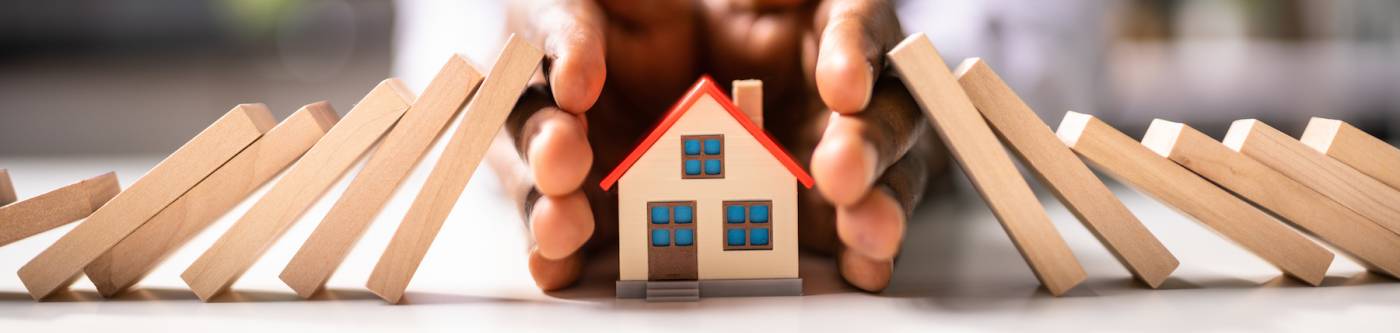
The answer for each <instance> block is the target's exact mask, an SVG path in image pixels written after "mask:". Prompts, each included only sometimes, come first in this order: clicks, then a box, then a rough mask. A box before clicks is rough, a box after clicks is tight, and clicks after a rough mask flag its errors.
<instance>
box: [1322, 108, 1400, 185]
mask: <svg viewBox="0 0 1400 333" xmlns="http://www.w3.org/2000/svg"><path fill="white" fill-rule="evenodd" d="M1300 141H1303V144H1305V145H1308V147H1312V148H1313V149H1314V150H1317V151H1318V152H1321V153H1323V154H1326V155H1327V156H1331V157H1332V158H1334V159H1337V160H1338V161H1341V162H1342V163H1344V164H1346V165H1348V166H1350V167H1352V168H1354V169H1356V171H1360V172H1361V173H1364V174H1366V175H1367V176H1371V178H1375V179H1376V180H1379V181H1381V182H1382V183H1385V184H1386V185H1390V188H1393V189H1400V149H1396V148H1395V146H1391V145H1390V144H1389V143H1386V142H1385V141H1381V139H1377V138H1376V137H1374V136H1371V135H1370V134H1366V132H1362V131H1361V130H1360V129H1357V128H1356V127H1352V126H1351V124H1347V123H1346V122H1343V121H1341V120H1333V119H1326V118H1318V117H1313V118H1312V121H1309V122H1308V128H1307V129H1306V130H1303V137H1302V139H1301V140H1300Z"/></svg>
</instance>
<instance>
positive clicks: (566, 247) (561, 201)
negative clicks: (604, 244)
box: [530, 192, 593, 260]
mask: <svg viewBox="0 0 1400 333" xmlns="http://www.w3.org/2000/svg"><path fill="white" fill-rule="evenodd" d="M530 232H531V233H532V234H533V235H534V236H535V250H536V251H535V252H536V253H538V254H539V255H540V256H543V257H544V258H546V259H553V260H560V259H563V258H565V257H568V256H570V255H573V254H574V253H575V252H578V250H579V248H580V247H582V246H583V244H584V243H585V242H587V241H588V238H589V237H592V236H593V211H592V208H591V207H590V206H589V204H588V198H587V197H585V196H584V194H583V192H574V193H572V194H568V195H564V196H545V197H541V198H539V200H538V201H536V202H535V204H534V207H533V208H532V209H531V214H530Z"/></svg>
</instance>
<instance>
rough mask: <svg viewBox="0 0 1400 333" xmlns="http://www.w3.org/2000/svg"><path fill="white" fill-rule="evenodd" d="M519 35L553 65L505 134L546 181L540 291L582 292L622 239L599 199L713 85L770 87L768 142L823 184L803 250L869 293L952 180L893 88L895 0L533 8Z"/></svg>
mask: <svg viewBox="0 0 1400 333" xmlns="http://www.w3.org/2000/svg"><path fill="white" fill-rule="evenodd" d="M511 26H512V30H513V31H516V32H519V33H521V34H522V35H523V36H524V37H526V38H528V39H530V40H532V41H534V42H535V43H537V45H541V46H543V47H544V50H545V52H546V54H547V58H548V60H547V63H546V66H545V71H543V73H544V74H543V75H542V76H540V77H538V78H537V80H536V83H535V84H534V85H532V87H531V88H530V89H528V90H527V92H526V93H525V95H524V96H522V98H521V101H520V103H519V104H518V105H517V107H516V110H515V111H514V112H513V113H512V115H511V119H510V121H509V122H508V127H507V129H508V130H509V133H510V134H511V136H512V139H513V140H514V143H515V144H516V148H517V150H518V151H519V152H520V157H521V158H522V159H523V160H524V161H525V164H524V165H527V166H528V167H527V168H526V169H525V170H520V171H521V172H524V173H526V174H528V176H529V178H531V179H533V182H534V190H533V191H532V195H529V196H526V198H524V200H526V201H527V202H526V204H525V205H524V206H525V207H526V210H527V211H526V212H527V216H528V220H529V225H530V231H531V235H532V236H533V238H534V243H533V244H534V245H533V246H532V248H531V250H530V271H531V274H532V275H533V276H534V278H535V282H536V283H537V284H538V285H539V286H540V288H541V289H545V290H552V289H557V288H562V287H564V286H567V285H569V284H570V283H572V282H573V281H574V280H576V279H577V277H578V274H579V271H580V267H581V266H582V264H583V262H584V260H585V259H586V258H585V256H584V252H586V250H584V249H585V248H586V247H587V246H585V244H587V243H589V241H590V239H591V240H593V242H594V243H604V242H608V241H615V238H614V237H615V234H616V196H615V195H613V194H609V193H604V192H602V191H601V190H599V189H598V188H597V187H596V186H588V185H590V184H595V183H597V182H598V181H599V180H600V179H601V178H602V176H603V173H605V172H607V171H608V170H610V169H611V168H612V167H613V166H615V165H616V164H617V163H618V162H619V161H620V160H622V158H623V157H624V156H625V155H626V154H627V153H628V152H629V151H630V149H631V148H632V146H633V144H634V143H635V142H637V141H638V139H639V138H640V137H641V136H643V135H646V134H647V132H648V130H649V129H650V128H652V126H654V125H655V123H656V122H657V121H658V120H659V119H660V117H661V116H663V113H664V112H665V111H666V110H667V109H668V106H670V104H671V103H673V102H675V100H676V99H678V98H679V97H680V96H681V95H682V94H683V93H684V91H685V89H686V88H687V87H689V86H690V84H691V83H693V82H694V80H695V79H696V78H697V77H698V76H699V75H700V74H702V73H709V74H711V75H712V76H714V77H715V78H716V79H717V80H718V82H720V83H722V84H727V83H728V82H729V81H730V80H732V79H746V78H757V79H761V80H763V81H764V104H765V107H764V109H765V115H764V118H765V120H764V121H765V125H766V127H767V128H766V129H767V130H768V131H769V132H771V133H772V134H773V136H774V137H775V138H776V139H777V140H778V141H779V142H781V143H782V144H783V145H784V146H786V147H788V148H789V149H790V150H791V151H792V152H793V153H794V154H795V155H796V156H795V157H797V158H798V159H799V160H800V161H803V162H809V163H810V165H811V171H812V174H813V176H814V178H815V180H816V183H817V187H816V188H817V190H816V191H807V190H801V191H800V193H799V197H800V200H799V201H800V202H799V219H800V220H801V221H800V224H801V226H800V230H799V233H800V238H801V240H800V241H801V243H802V245H803V247H804V248H808V249H815V250H818V251H823V252H827V253H831V254H834V255H836V256H837V257H838V261H839V265H840V270H841V274H842V276H843V277H845V279H846V280H847V281H848V282H850V283H851V284H852V285H854V286H856V287H859V288H861V289H864V290H869V291H877V290H880V289H883V288H884V287H885V285H886V284H887V283H888V281H889V279H890V276H891V273H892V271H893V260H894V257H895V255H896V254H897V253H898V249H899V244H900V242H901V240H902V238H903V234H904V224H905V220H906V218H907V217H908V216H909V212H910V210H911V209H912V208H913V206H914V205H915V204H916V203H917V202H918V200H919V198H920V196H921V195H922V194H923V191H924V188H925V186H926V184H927V183H928V181H927V180H928V176H929V175H930V174H934V173H941V172H942V170H945V169H946V167H947V162H946V161H947V158H946V156H947V155H946V152H945V151H943V150H942V149H943V147H942V145H941V144H939V143H937V142H936V141H935V140H936V138H935V137H934V136H933V135H932V134H933V133H932V132H931V131H930V130H929V128H928V125H927V122H926V121H924V120H923V119H922V114H921V113H920V112H919V110H918V107H917V105H916V104H915V103H914V101H913V100H912V99H911V98H910V96H909V95H908V92H907V91H905V89H904V87H903V85H902V84H901V83H900V82H899V80H897V79H896V78H893V77H889V76H888V75H882V74H883V73H884V72H885V71H884V54H885V52H886V51H888V50H889V48H891V47H893V46H894V45H895V44H896V43H898V42H899V40H900V39H901V38H902V37H903V32H902V31H900V28H899V23H898V21H897V19H896V18H895V15H894V11H893V8H892V6H891V5H890V4H889V3H888V2H887V1H879V0H828V1H802V0H768V1H761V0H707V1H699V2H695V1H686V0H665V1H658V0H631V1H628V0H611V1H597V2H593V1H563V0H534V1H520V2H512V9H511ZM833 110H834V111H835V112H832V111H833ZM590 123H591V124H593V125H594V126H589V124H590ZM590 143H592V144H590ZM595 218H596V219H595Z"/></svg>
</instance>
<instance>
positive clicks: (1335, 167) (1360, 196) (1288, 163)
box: [1224, 119, 1400, 233]
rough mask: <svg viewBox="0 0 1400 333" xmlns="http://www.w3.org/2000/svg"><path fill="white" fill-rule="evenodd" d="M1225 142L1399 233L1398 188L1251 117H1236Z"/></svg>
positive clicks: (1399, 193) (1399, 202) (1399, 207)
mask: <svg viewBox="0 0 1400 333" xmlns="http://www.w3.org/2000/svg"><path fill="white" fill-rule="evenodd" d="M1224 142H1225V145H1226V146H1228V147H1230V149H1234V150H1235V151H1237V152H1241V153H1244V154H1245V155H1246V156H1249V157H1252V158H1254V159H1255V160H1258V161H1259V162H1261V163H1264V165H1267V166H1269V167H1271V168H1274V170H1278V171H1279V172H1281V173H1283V174H1284V175H1285V176H1288V178H1293V180H1297V181H1298V182H1299V183H1303V185H1307V186H1308V187H1311V188H1312V189H1314V190H1317V191H1318V192H1321V193H1322V194H1323V195H1326V196H1327V197H1329V198H1332V200H1336V201H1337V203H1340V204H1342V205H1343V206H1347V207H1349V208H1351V210H1354V211H1356V212H1357V213H1360V214H1361V216H1365V217H1366V218H1367V219H1370V220H1371V221H1372V222H1375V223H1377V224H1380V225H1381V226H1383V227H1385V228H1386V229H1389V230H1390V231H1391V232H1396V233H1400V191H1397V190H1396V189H1394V188H1391V187H1389V186H1386V185H1385V184H1382V183H1381V182H1380V181H1378V180H1376V179H1375V178H1371V177H1367V176H1366V175H1365V174H1362V173H1361V172H1360V171H1356V169H1353V168H1352V167H1349V166H1346V165H1345V164H1342V162H1338V161H1337V160H1335V159H1332V158H1330V157H1327V156H1326V155H1323V154H1322V153H1319V152H1317V151H1316V150H1313V149H1312V148H1309V147H1308V146H1307V145H1304V144H1303V143H1302V142H1299V141H1298V140H1294V139H1293V138H1292V137H1289V136H1288V135H1287V134H1283V132H1279V131H1278V130H1276V129H1274V128H1273V127H1269V125H1266V124H1264V123H1263V122H1260V121H1257V120H1254V119H1244V120H1237V121H1235V122H1234V123H1233V124H1231V125H1230V131H1229V132H1228V133H1226V134H1225V140H1224Z"/></svg>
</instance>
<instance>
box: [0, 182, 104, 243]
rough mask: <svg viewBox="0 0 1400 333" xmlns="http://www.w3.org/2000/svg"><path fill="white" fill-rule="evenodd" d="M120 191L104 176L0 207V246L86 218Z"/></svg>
mask: <svg viewBox="0 0 1400 333" xmlns="http://www.w3.org/2000/svg"><path fill="white" fill-rule="evenodd" d="M0 171H4V170H0ZM0 176H4V175H3V174H0ZM121 190H122V189H121V185H119V184H117V174H116V173H112V172H108V173H105V174H102V175H101V176H97V177H92V178H89V179H85V180H83V181H80V182H77V183H74V184H72V185H68V186H64V187H60V188H58V189H56V190H53V191H49V192H48V193H44V194H40V195H39V196H36V197H33V198H29V199H26V200H24V201H20V202H17V203H13V204H9V205H5V206H3V207H0V246H5V245H9V244H10V243H14V242H15V241H18V240H21V239H25V238H29V236H34V235H37V234H39V233H41V232H45V231H49V230H50V229H53V228H57V227H60V226H63V225H65V224H69V223H72V222H73V221H77V220H81V219H83V218H84V217H88V215H92V212H93V211H96V210H97V208H99V207H102V205H103V204H105V203H107V201H108V200H111V199H112V197H113V196H116V195H117V192H121Z"/></svg>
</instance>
